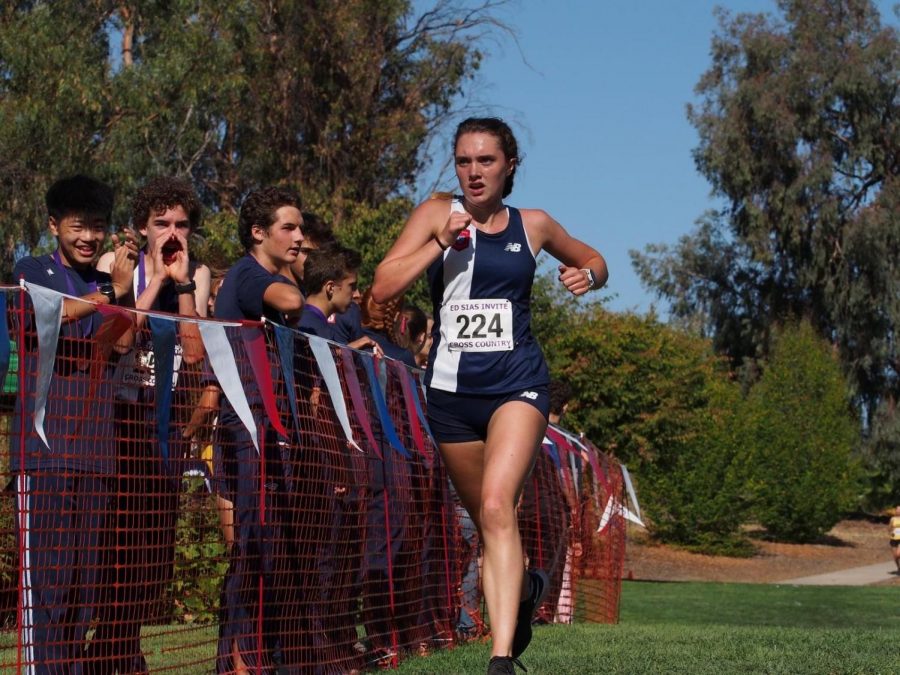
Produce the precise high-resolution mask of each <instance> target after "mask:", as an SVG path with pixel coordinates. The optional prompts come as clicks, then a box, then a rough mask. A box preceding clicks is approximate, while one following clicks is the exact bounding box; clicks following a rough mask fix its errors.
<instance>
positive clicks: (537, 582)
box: [512, 570, 550, 659]
mask: <svg viewBox="0 0 900 675" xmlns="http://www.w3.org/2000/svg"><path fill="white" fill-rule="evenodd" d="M527 574H528V579H529V580H530V582H531V592H530V593H529V594H528V597H527V598H525V599H524V600H522V602H520V603H519V616H518V619H517V620H516V632H515V633H513V643H512V655H513V658H514V659H517V658H519V657H520V656H521V655H522V652H524V651H525V649H526V648H527V647H528V645H529V644H530V643H531V617H532V616H534V613H535V611H536V610H537V608H538V607H540V606H541V603H542V602H543V601H544V596H546V595H547V591H548V590H549V588H550V578H549V577H548V576H547V573H546V572H545V571H544V570H528V571H527Z"/></svg>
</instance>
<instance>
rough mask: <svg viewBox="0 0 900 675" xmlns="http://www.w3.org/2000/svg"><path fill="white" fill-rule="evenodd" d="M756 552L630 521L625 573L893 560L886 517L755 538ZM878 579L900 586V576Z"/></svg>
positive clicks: (785, 571)
mask: <svg viewBox="0 0 900 675" xmlns="http://www.w3.org/2000/svg"><path fill="white" fill-rule="evenodd" d="M753 541H754V543H755V545H756V548H757V553H756V555H755V556H753V557H752V558H726V557H720V556H710V555H700V554H697V553H689V552H687V551H683V550H679V549H677V548H673V547H671V546H665V545H660V544H655V543H653V542H651V541H650V539H649V537H648V536H647V534H646V531H644V530H643V529H641V528H638V527H635V526H632V525H629V530H628V544H627V546H626V553H625V568H624V576H625V578H626V579H638V580H655V581H722V582H741V583H773V582H778V581H784V580H786V579H794V578H797V577H803V576H811V575H814V574H825V573H826V572H833V571H835V570H842V569H848V568H851V567H861V566H863V565H874V564H876V563H881V562H890V561H891V550H890V547H889V545H888V531H887V523H884V524H881V523H872V522H869V521H865V520H844V521H841V522H840V523H838V524H837V525H836V526H835V527H834V529H832V530H831V531H830V532H829V533H828V534H827V535H826V536H825V537H823V539H822V540H821V541H819V542H817V543H814V544H777V543H773V542H769V541H764V540H762V539H759V538H754V539H753ZM878 585H897V586H900V576H896V575H894V576H892V577H891V578H889V579H887V580H885V581H884V582H881V583H879V584H878Z"/></svg>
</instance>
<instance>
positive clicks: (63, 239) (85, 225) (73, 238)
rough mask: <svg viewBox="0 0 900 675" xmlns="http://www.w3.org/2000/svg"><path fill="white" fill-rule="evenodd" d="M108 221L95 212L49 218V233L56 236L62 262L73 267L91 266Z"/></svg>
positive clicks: (101, 245)
mask: <svg viewBox="0 0 900 675" xmlns="http://www.w3.org/2000/svg"><path fill="white" fill-rule="evenodd" d="M108 227H109V221H108V220H107V219H106V217H105V216H102V215H99V214H96V213H84V214H71V215H67V216H63V217H62V218H60V219H59V220H56V219H55V218H52V217H51V218H50V220H49V221H48V228H49V230H50V234H52V235H53V236H54V237H56V238H57V240H58V243H59V254H60V258H62V261H63V264H64V265H66V266H67V267H72V268H74V269H87V268H89V267H93V265H94V263H95V262H96V261H97V258H98V256H99V255H100V251H101V249H102V248H103V242H104V240H105V239H106V230H107V228H108Z"/></svg>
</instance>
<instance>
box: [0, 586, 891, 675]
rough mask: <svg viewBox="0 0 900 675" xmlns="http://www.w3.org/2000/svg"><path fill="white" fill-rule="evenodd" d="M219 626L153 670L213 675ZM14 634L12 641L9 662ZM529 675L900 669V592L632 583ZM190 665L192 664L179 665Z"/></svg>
mask: <svg viewBox="0 0 900 675" xmlns="http://www.w3.org/2000/svg"><path fill="white" fill-rule="evenodd" d="M215 635H216V631H215V628H214V627H212V626H207V627H199V628H198V627H195V628H191V629H187V630H185V629H184V628H179V627H175V626H172V627H163V626H159V627H151V628H147V629H145V633H144V649H145V651H146V653H147V656H148V661H149V664H150V667H151V672H157V671H162V672H166V673H169V672H172V673H205V672H210V671H211V667H210V666H211V663H212V661H211V659H212V657H213V655H214V653H215ZM11 638H12V636H10V635H8V634H7V635H5V636H3V638H2V639H0V663H7V664H8V663H10V661H8V658H9V657H10V656H11V655H12V656H13V657H14V654H11V651H12V650H9V649H6V650H4V649H3V647H4V646H6V647H9V646H10V645H12V644H14V639H12V640H11ZM488 654H489V650H488V646H487V645H482V644H474V645H466V646H464V647H459V648H457V649H453V650H445V651H441V652H436V653H435V654H433V655H431V656H429V657H427V658H409V659H407V660H406V661H404V662H403V663H401V667H400V669H399V670H398V671H396V672H398V673H399V674H400V675H403V674H409V673H441V674H443V673H464V674H467V673H473V674H476V675H481V674H482V673H484V672H485V666H486V663H487V660H488ZM522 660H523V661H524V663H525V665H526V666H527V667H528V672H529V675H542V674H545V675H548V674H551V673H552V674H554V675H556V674H566V673H629V674H630V673H690V674H692V675H694V674H697V675H704V674H708V675H725V674H727V673H784V674H791V675H793V674H794V673H800V674H803V673H810V674H813V673H815V674H816V675H818V674H819V673H866V674H867V675H868V674H878V673H885V674H887V673H900V591H898V589H897V588H896V587H864V588H849V587H817V586H773V585H757V584H707V583H662V584H660V583H639V582H626V583H625V584H624V588H623V593H622V611H621V622H620V623H619V624H618V625H615V626H606V625H597V624H575V625H572V626H546V627H541V628H536V629H535V637H534V642H532V646H531V648H530V649H529V650H528V652H526V654H525V655H524V657H523V659H522ZM179 664H182V665H179Z"/></svg>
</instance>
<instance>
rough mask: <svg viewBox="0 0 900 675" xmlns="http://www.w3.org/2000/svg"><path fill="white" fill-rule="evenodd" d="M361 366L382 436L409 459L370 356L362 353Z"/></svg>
mask: <svg viewBox="0 0 900 675" xmlns="http://www.w3.org/2000/svg"><path fill="white" fill-rule="evenodd" d="M360 360H361V361H362V364H363V368H365V370H366V376H367V377H368V378H369V388H370V389H371V390H372V398H374V399H375V408H376V409H377V410H378V417H379V418H380V419H381V429H382V430H383V431H384V437H385V438H386V439H387V441H388V443H390V444H391V446H392V447H393V448H394V450H396V451H397V452H399V453H400V454H401V455H403V456H404V457H406V459H410V458H411V455H410V454H409V452H407V450H406V448H404V447H403V443H401V442H400V438H399V437H398V436H397V430H396V429H394V423H393V422H392V421H391V414H390V412H389V411H388V407H387V401H385V400H384V392H383V391H382V389H381V381H380V379H379V377H378V376H377V375H376V374H375V366H374V365H373V363H372V361H373V359H372V357H370V356H368V355H363V356H361V357H360Z"/></svg>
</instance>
